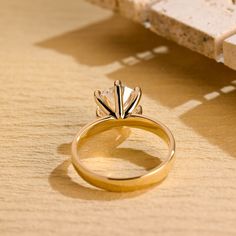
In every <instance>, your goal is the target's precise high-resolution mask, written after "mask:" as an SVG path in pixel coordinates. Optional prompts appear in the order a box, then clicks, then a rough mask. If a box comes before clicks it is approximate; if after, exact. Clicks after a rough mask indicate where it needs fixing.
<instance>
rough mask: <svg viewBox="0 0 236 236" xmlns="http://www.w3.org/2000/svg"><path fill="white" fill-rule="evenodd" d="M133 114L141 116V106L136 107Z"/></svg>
mask: <svg viewBox="0 0 236 236" xmlns="http://www.w3.org/2000/svg"><path fill="white" fill-rule="evenodd" d="M135 113H137V114H139V115H142V114H143V108H142V106H141V105H138V106H137V107H136V108H135Z"/></svg>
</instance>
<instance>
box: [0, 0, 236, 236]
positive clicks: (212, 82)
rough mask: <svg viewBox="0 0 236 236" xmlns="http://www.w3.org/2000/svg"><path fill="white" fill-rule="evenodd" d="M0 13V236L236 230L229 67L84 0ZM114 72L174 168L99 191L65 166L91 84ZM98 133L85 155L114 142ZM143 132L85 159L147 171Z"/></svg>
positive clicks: (86, 111)
mask: <svg viewBox="0 0 236 236" xmlns="http://www.w3.org/2000/svg"><path fill="white" fill-rule="evenodd" d="M0 15H1V17H0V29H1V36H0V58H1V64H0V82H1V87H0V104H1V113H0V122H1V129H0V143H1V145H0V151H1V152H0V153H1V158H0V166H1V169H0V176H1V178H0V198H1V201H0V211H1V213H0V234H1V235H88V236H92V235H114V236H116V235H135V236H136V235H155V236H156V235H181V236H182V235H202V236H203V235H207V236H209V235H214V236H215V235H224V236H225V235H235V234H236V225H235V222H236V185H235V183H236V159H235V158H236V155H235V153H236V109H235V104H236V92H235V91H236V90H235V87H236V72H234V71H232V70H230V69H228V68H226V67H225V66H223V65H220V64H217V63H215V62H214V61H213V60H209V59H206V58H204V57H203V56H200V55H198V54H196V53H193V52H190V51H189V50H187V49H184V48H182V47H180V46H177V45H176V44H174V43H171V42H169V41H166V40H165V39H162V38H160V37H158V36H156V35H155V34H153V33H151V32H150V31H148V30H146V29H144V28H143V27H142V26H140V25H138V24H135V23H132V22H131V21H128V20H125V19H123V18H121V17H119V16H116V15H112V14H111V13H110V12H108V11H105V10H102V9H100V8H98V7H96V6H93V5H90V4H88V3H86V2H84V1H75V0H70V1H65V0H58V1H46V0H38V1H30V0H25V1H17V0H12V1H1V8H0ZM116 79H120V80H122V81H123V82H125V83H126V84H127V85H128V86H136V85H138V86H141V87H142V89H143V100H142V104H143V107H144V112H145V114H146V115H149V116H151V117H156V118H157V119H159V120H161V121H162V122H164V123H165V124H166V125H168V126H169V127H170V128H171V129H172V131H173V133H174V135H175V137H176V141H177V155H176V163H175V165H174V168H173V170H172V171H171V172H170V174H169V176H168V178H167V179H166V180H165V181H163V182H162V183H161V184H160V185H158V186H155V187H154V188H152V189H149V190H145V191H141V192H133V193H111V192H105V191H101V190H99V189H95V188H93V187H91V186H89V185H88V184H87V183H85V182H84V181H83V180H82V179H81V178H79V177H78V176H77V174H76V173H75V171H74V169H73V168H72V166H71V165H70V143H71V141H72V139H73V136H74V135H75V133H76V132H77V131H78V130H79V129H80V128H81V127H82V126H83V125H84V124H86V123H88V122H89V121H92V120H93V119H94V118H95V113H94V110H95V108H96V106H95V103H94V101H93V91H94V90H95V89H97V88H101V89H102V88H107V87H110V86H111V85H112V83H113V81H114V80H116ZM110 137H112V138H110ZM103 138H104V140H105V141H106V142H103V145H104V146H102V145H97V146H96V143H97V142H98V141H99V140H100V139H97V140H96V139H94V140H92V141H91V143H90V146H89V147H90V148H89V149H87V151H88V152H87V155H88V154H91V153H93V156H94V157H95V159H96V155H100V156H102V152H103V151H104V150H106V148H111V147H114V145H118V144H117V143H114V142H115V141H114V136H109V137H103ZM143 138H144V139H141V138H140V136H137V135H136V136H135V135H134V136H132V137H131V138H130V139H129V141H127V142H126V146H125V144H124V145H123V144H122V145H123V146H122V145H121V146H119V147H118V146H117V147H116V151H115V153H116V155H115V156H114V158H110V159H109V158H99V161H98V162H96V161H93V160H92V159H93V158H90V160H89V161H88V162H89V164H90V165H91V166H93V167H94V168H97V170H98V171H105V170H106V169H107V168H109V167H112V168H113V169H114V170H116V167H117V169H118V170H117V173H119V174H125V173H126V174H127V173H134V172H135V171H140V169H142V168H144V169H145V168H148V167H147V165H146V163H147V162H146V161H145V160H147V159H150V158H151V156H152V155H151V154H150V153H151V152H152V150H153V141H152V139H151V138H149V136H148V135H147V136H144V137H143ZM110 139H111V140H110ZM104 140H103V141H104ZM100 141H101V140H100ZM140 142H141V144H140ZM109 145H110V146H109ZM130 145H132V148H130ZM94 146H95V147H97V149H96V148H94ZM102 147H103V148H102ZM96 151H97V153H96ZM150 151H151V152H150ZM104 153H105V151H104ZM85 154H86V153H85ZM91 155H92V154H91ZM104 155H105V154H104ZM85 156H86V155H85ZM88 156H89V155H88ZM122 157H125V158H124V160H123V161H122ZM145 158H146V159H145ZM88 159H89V158H88ZM95 159H94V160H95ZM149 163H150V162H149ZM135 166H138V167H135ZM141 167H142V168H141Z"/></svg>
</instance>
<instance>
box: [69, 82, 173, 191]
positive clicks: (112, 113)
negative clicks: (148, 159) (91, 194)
mask: <svg viewBox="0 0 236 236" xmlns="http://www.w3.org/2000/svg"><path fill="white" fill-rule="evenodd" d="M109 95H113V96H114V104H112V101H111V100H109V98H108V96H109ZM94 97H95V102H96V103H97V105H98V108H97V111H96V114H97V116H98V117H99V119H97V120H95V121H94V122H92V123H89V124H88V125H86V126H84V127H83V128H82V129H81V130H80V131H79V132H78V133H77V135H76V136H75V138H74V140H73V142H72V164H73V166H74V167H75V169H76V171H77V172H78V174H79V175H80V176H81V177H82V178H83V179H84V180H86V181H87V182H88V183H90V184H92V185H94V186H96V187H99V188H102V189H105V190H109V191H115V192H126V191H134V190H139V189H142V188H145V187H148V186H151V185H153V184H156V183H158V182H161V181H162V180H163V179H164V178H165V177H166V176H167V175H168V173H169V170H170V168H171V167H172V164H173V161H174V153H175V140H174V137H173V135H172V133H171V132H170V130H169V129H168V128H167V127H166V126H165V125H164V124H162V123H161V122H159V121H155V120H153V119H151V118H149V117H146V116H144V115H142V107H141V106H140V105H138V104H139V101H140V98H141V89H140V88H138V87H136V88H134V89H133V90H131V89H130V88H127V87H124V86H123V85H122V83H121V82H120V81H115V83H114V87H113V88H111V89H110V90H108V92H107V91H106V93H105V92H101V91H99V90H97V91H95V93H94ZM120 126H121V127H122V126H127V127H139V128H141V129H143V130H148V131H150V130H151V132H153V133H154V134H156V135H157V136H159V137H160V138H161V139H163V140H164V141H165V142H166V143H167V145H168V150H169V151H168V154H167V157H166V158H165V161H163V162H162V163H161V164H160V165H159V166H157V167H154V168H153V169H151V170H149V171H148V172H147V173H146V174H144V175H140V176H135V177H131V178H111V177H107V176H102V175H99V174H97V173H95V172H93V171H91V170H89V169H88V168H86V167H85V166H84V165H83V163H82V162H81V160H80V157H79V155H78V144H79V143H80V141H81V140H82V139H83V138H84V137H85V136H87V135H89V134H90V135H92V134H93V131H94V130H95V129H96V130H97V131H96V132H99V131H100V132H102V131H103V130H105V129H108V128H113V127H120Z"/></svg>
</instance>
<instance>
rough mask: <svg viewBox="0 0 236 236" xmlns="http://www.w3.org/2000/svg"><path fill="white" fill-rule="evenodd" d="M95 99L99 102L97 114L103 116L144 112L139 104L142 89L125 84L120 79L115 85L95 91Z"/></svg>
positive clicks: (123, 116)
mask: <svg viewBox="0 0 236 236" xmlns="http://www.w3.org/2000/svg"><path fill="white" fill-rule="evenodd" d="M94 96H95V101H96V103H97V105H98V106H97V111H96V112H97V116H98V117H103V116H105V115H111V116H113V117H115V118H116V119H119V118H122V119H123V118H125V117H126V116H128V115H129V114H132V113H138V114H141V113H142V108H141V106H138V103H139V100H140V97H141V90H140V88H138V87H136V88H134V89H132V88H129V87H127V86H123V85H122V84H121V82H120V81H118V80H117V81H115V83H114V87H112V88H109V89H106V90H103V91H101V92H100V91H99V90H97V91H95V93H94Z"/></svg>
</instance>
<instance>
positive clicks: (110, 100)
mask: <svg viewBox="0 0 236 236" xmlns="http://www.w3.org/2000/svg"><path fill="white" fill-rule="evenodd" d="M123 89H124V94H123V103H124V104H125V106H126V105H127V102H128V99H129V97H130V95H131V93H132V92H133V91H134V90H133V89H131V88H129V87H126V86H124V87H123ZM101 95H102V97H103V98H104V100H105V101H106V103H107V104H108V105H109V106H110V107H111V108H112V110H113V111H115V98H114V87H112V88H109V89H106V90H104V91H102V92H101Z"/></svg>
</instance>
